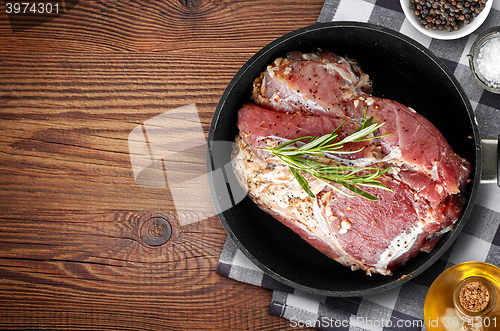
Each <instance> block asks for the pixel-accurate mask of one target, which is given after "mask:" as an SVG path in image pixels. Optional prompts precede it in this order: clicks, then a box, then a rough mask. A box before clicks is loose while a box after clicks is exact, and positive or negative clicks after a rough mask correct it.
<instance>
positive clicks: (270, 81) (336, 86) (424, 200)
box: [233, 50, 470, 275]
mask: <svg viewBox="0 0 500 331" xmlns="http://www.w3.org/2000/svg"><path fill="white" fill-rule="evenodd" d="M370 91H371V82H370V80H369V77H368V75H366V74H365V73H363V72H362V71H361V69H360V67H359V65H358V64H357V63H356V62H355V61H353V60H349V59H345V58H341V57H338V56H336V55H335V54H332V53H330V52H327V51H323V50H320V51H318V52H315V53H307V54H303V53H298V52H294V53H290V54H289V55H287V56H286V57H285V58H279V59H277V60H276V61H274V63H272V64H270V65H269V66H268V67H267V69H266V71H265V72H263V73H262V74H261V75H260V77H258V78H257V79H256V80H255V82H254V90H253V101H254V103H248V104H246V105H244V106H243V107H242V108H241V109H240V110H239V113H238V115H239V117H238V128H239V135H238V136H237V137H236V141H235V143H234V145H233V146H234V147H233V168H234V171H235V174H236V176H237V178H238V180H239V182H240V184H241V185H242V186H243V187H244V188H245V189H246V191H247V193H248V195H249V197H250V198H251V199H252V200H253V201H254V202H255V203H256V204H257V205H258V206H259V208H261V209H263V210H264V211H266V212H267V213H269V214H271V215H272V216H273V217H274V218H276V219H277V220H279V221H280V222H282V223H283V224H284V225H286V226H288V227H290V228H291V229H292V230H294V231H295V232H296V233H298V234H299V235H300V236H301V237H302V238H303V239H304V240H306V241H307V242H309V243H310V244H311V245H313V246H314V247H316V248H317V249H318V250H320V251H321V252H323V253H324V254H326V255H327V256H329V257H330V258H332V259H334V260H336V261H338V262H340V263H342V264H343V265H346V266H349V267H351V269H352V270H356V269H362V270H364V271H366V273H367V274H371V273H380V274H383V275H391V274H392V270H394V269H395V268H397V267H398V266H400V265H402V264H404V263H406V262H407V261H408V259H410V258H411V257H413V256H415V255H417V254H418V253H419V252H420V251H426V252H429V251H430V250H432V248H434V247H435V245H436V244H437V242H438V241H439V238H440V237H441V236H442V235H443V234H444V233H446V232H447V231H449V230H450V229H451V228H452V226H453V224H454V222H455V221H456V220H457V219H458V218H459V217H460V215H461V213H462V209H463V206H464V203H465V200H464V198H463V197H462V195H461V192H462V191H463V190H464V188H465V185H466V182H467V179H468V177H469V175H470V165H469V163H468V162H467V160H465V159H463V158H461V157H460V156H459V155H457V154H456V153H455V152H454V151H453V150H452V148H451V147H450V146H449V144H448V143H447V141H446V139H445V138H444V137H443V135H442V134H441V133H440V132H439V131H438V130H437V129H436V128H435V127H434V125H432V124H431V123H430V122H429V121H428V120H427V119H425V118H424V117H423V116H421V115H419V114H418V113H417V112H416V111H414V110H413V109H411V108H408V107H406V106H404V105H402V104H400V103H398V102H395V101H392V100H387V99H381V98H377V97H374V96H372V95H370V94H369V92H370ZM370 117H372V118H373V120H374V121H375V122H377V123H384V125H382V126H381V127H380V128H378V129H377V131H376V132H373V133H371V137H375V138H373V139H370V140H367V141H361V142H351V143H347V144H345V145H344V146H343V147H342V149H341V150H342V151H349V150H352V151H355V152H354V153H351V154H336V153H325V154H324V155H320V156H317V157H314V161H316V162H320V163H322V164H327V165H333V166H344V165H345V166H351V167H356V168H362V167H371V169H381V170H382V169H387V168H389V170H388V171H386V172H385V173H383V174H382V175H381V176H380V177H378V178H377V180H378V181H379V182H380V183H381V184H383V185H384V186H385V187H386V188H387V189H380V188H378V187H370V186H367V187H363V190H364V191H365V192H367V193H369V194H371V195H372V196H374V197H376V198H377V199H376V200H369V199H366V198H365V197H362V196H360V195H353V194H351V193H352V192H347V191H346V189H345V188H344V187H342V186H340V185H337V184H331V183H326V182H324V181H322V180H319V179H318V178H314V177H313V176H311V175H310V174H308V173H301V174H302V175H303V177H304V178H305V179H306V180H307V182H308V185H309V188H310V190H311V191H312V193H313V196H311V195H310V194H308V193H307V192H306V191H305V190H304V188H303V187H302V186H301V185H300V183H299V182H298V180H297V179H296V177H295V176H294V174H293V173H292V171H291V170H290V168H289V167H288V165H287V164H285V163H284V162H283V161H282V160H281V159H280V158H278V157H277V156H275V155H274V154H272V153H271V152H269V150H266V148H273V147H276V146H279V145H281V144H283V143H285V142H287V141H290V140H293V139H296V138H300V137H305V136H311V137H315V136H316V137H317V136H323V135H325V134H329V133H331V132H332V131H334V130H336V129H338V130H337V133H338V135H339V138H338V139H339V140H340V139H343V138H344V137H347V136H349V135H351V134H353V133H355V132H356V130H358V128H359V127H360V126H361V125H362V124H363V123H364V121H366V119H367V118H370ZM305 142H306V141H305ZM296 144H297V143H296ZM363 171H364V170H363Z"/></svg>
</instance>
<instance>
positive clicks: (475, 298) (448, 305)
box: [424, 262, 500, 331]
mask: <svg viewBox="0 0 500 331" xmlns="http://www.w3.org/2000/svg"><path fill="white" fill-rule="evenodd" d="M499 295H500V269H499V268H498V267H496V266H494V265H491V264H488V263H483V262H465V263H461V264H457V265H455V266H453V267H451V268H449V269H447V270H445V271H444V272H443V273H442V274H441V275H439V277H438V278H436V280H435V281H434V282H433V283H432V285H431V287H430V288H429V291H428V292H427V296H426V298H425V305H424V319H425V325H426V328H427V330H429V331H430V330H436V331H438V330H443V331H444V330H446V331H464V330H466V331H484V330H492V331H493V330H500V297H499Z"/></svg>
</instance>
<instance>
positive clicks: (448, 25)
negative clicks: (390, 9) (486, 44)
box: [400, 0, 493, 39]
mask: <svg viewBox="0 0 500 331" xmlns="http://www.w3.org/2000/svg"><path fill="white" fill-rule="evenodd" d="M400 3H401V8H402V9H403V12H404V13H405V15H406V18H407V19H408V21H409V22H410V23H411V25H412V26H413V27H414V28H415V29H417V30H418V31H420V32H421V33H423V34H425V35H427V36H429V37H431V38H435V39H458V38H462V37H465V36H467V35H469V34H471V33H472V32H474V31H475V30H476V29H477V28H478V27H479V26H481V24H483V22H484V21H485V20H486V17H488V14H489V12H490V10H491V6H492V4H493V0H400Z"/></svg>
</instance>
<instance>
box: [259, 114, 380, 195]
mask: <svg viewBox="0 0 500 331" xmlns="http://www.w3.org/2000/svg"><path fill="white" fill-rule="evenodd" d="M346 121H347V119H346V120H345V121H344V122H342V124H340V125H339V126H338V127H337V128H336V129H335V130H333V132H332V133H329V134H326V135H324V136H320V137H312V136H306V137H300V138H297V139H293V140H290V141H288V142H286V143H284V144H281V145H279V146H277V147H273V148H265V149H264V150H266V151H269V152H271V153H272V154H274V155H275V156H277V157H278V158H279V159H280V160H282V161H283V162H284V163H285V164H286V165H288V167H289V169H290V171H291V172H292V174H293V176H294V177H295V179H296V180H297V181H298V182H299V184H300V186H301V187H302V188H303V189H304V191H306V193H307V194H308V195H309V196H310V197H312V198H314V193H313V192H312V191H311V188H310V187H309V183H308V182H307V180H306V179H305V178H304V176H303V175H302V174H301V172H305V173H308V174H310V175H312V176H313V177H314V178H316V179H319V180H321V181H323V182H324V183H326V184H327V185H328V186H329V187H331V188H332V189H333V190H335V191H338V192H340V193H342V194H345V195H348V196H354V195H355V194H357V195H359V196H361V197H363V198H366V199H369V200H374V201H376V200H378V198H377V197H375V196H373V195H371V194H369V193H368V192H366V191H364V190H363V189H362V188H361V187H363V186H365V187H375V188H379V189H384V190H388V191H390V189H389V188H387V187H386V186H385V185H384V184H382V183H381V182H380V181H378V180H376V179H377V178H378V177H380V176H381V175H382V174H384V173H386V172H387V171H389V169H390V167H388V168H386V169H383V170H380V169H378V168H376V167H363V168H356V167H352V166H333V165H328V164H324V163H321V162H317V161H315V160H313V159H311V157H318V156H319V157H321V156H327V155H328V154H329V153H335V154H347V153H357V152H359V151H361V150H363V148H364V147H362V148H360V149H358V150H355V151H346V150H342V148H343V147H344V145H345V144H347V143H350V142H360V141H367V140H371V139H375V138H380V137H383V136H386V135H389V134H390V133H389V134H385V135H381V136H375V137H368V135H370V134H371V133H373V132H374V131H376V130H377V129H378V128H380V127H381V126H382V125H384V123H380V124H377V123H375V120H374V118H373V117H370V118H369V119H366V109H365V115H364V118H363V123H362V124H361V126H360V127H359V128H358V129H357V130H356V131H354V132H353V133H352V134H351V135H349V136H347V137H345V138H344V139H342V140H340V141H336V140H337V139H338V134H337V131H338V130H339V129H340V128H341V127H342V125H344V123H345V122H346ZM306 139H307V140H309V141H308V142H307V143H304V144H303V145H301V146H297V144H296V143H298V142H301V141H302V140H306ZM333 184H339V185H341V186H343V187H345V188H346V189H347V190H349V191H351V192H352V193H354V194H348V193H347V192H345V191H343V190H341V189H339V188H338V187H336V186H335V185H333Z"/></svg>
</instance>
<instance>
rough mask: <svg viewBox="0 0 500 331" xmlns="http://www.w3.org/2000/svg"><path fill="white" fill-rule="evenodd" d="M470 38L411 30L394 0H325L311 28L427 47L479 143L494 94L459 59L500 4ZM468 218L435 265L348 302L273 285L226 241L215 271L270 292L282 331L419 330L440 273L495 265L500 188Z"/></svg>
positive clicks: (494, 131)
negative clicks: (377, 30)
mask: <svg viewBox="0 0 500 331" xmlns="http://www.w3.org/2000/svg"><path fill="white" fill-rule="evenodd" d="M490 1H495V2H494V3H493V8H492V10H491V12H490V14H489V16H488V18H487V19H486V21H485V22H484V24H483V25H482V26H481V27H480V28H479V29H478V30H477V31H476V32H475V33H473V34H471V35H469V36H467V37H463V38H460V39H457V40H436V39H432V38H430V37H427V36H425V35H423V34H421V33H420V32H418V31H417V30H416V29H415V28H413V26H412V25H411V24H410V23H409V22H408V20H407V19H405V16H404V14H403V11H402V9H401V6H400V3H399V1H398V0H326V1H325V3H324V6H323V9H322V11H321V14H320V16H319V18H318V22H330V21H359V22H368V23H373V24H377V25H381V26H384V27H387V28H390V29H393V30H396V31H399V32H401V33H403V34H405V35H407V36H409V37H410V38H412V39H414V40H416V41H417V42H419V43H421V44H422V45H424V46H426V47H427V48H429V50H430V51H432V52H433V53H434V54H435V55H436V56H438V57H439V58H441V60H443V62H444V63H445V64H446V65H447V66H448V67H449V68H450V69H451V70H452V71H453V72H454V74H455V76H456V78H457V79H458V81H459V82H460V84H461V85H462V87H463V88H464V90H465V92H466V94H467V95H468V97H469V99H470V101H471V104H472V106H473V108H474V110H475V114H476V118H477V121H478V124H479V131H480V136H481V138H497V137H498V134H500V95H498V94H493V93H490V92H487V91H485V90H483V89H482V88H481V87H480V86H479V85H478V84H477V83H476V82H475V81H474V78H473V76H472V74H471V72H470V70H469V67H468V59H467V54H468V53H469V50H470V47H471V45H472V43H473V42H474V40H475V38H476V37H477V35H478V34H479V33H481V32H482V31H484V30H486V29H488V28H490V27H492V26H496V25H499V24H500V1H499V0H490ZM478 193H479V194H478V197H477V201H476V205H475V206H474V209H473V212H472V215H471V217H470V219H469V220H468V222H467V224H466V226H465V228H464V230H463V232H462V233H461V235H460V236H459V237H458V239H457V241H456V242H455V243H454V244H453V246H452V247H451V248H450V249H449V251H448V252H446V253H445V254H444V255H443V256H442V257H441V259H440V260H438V261H437V262H436V263H435V264H434V265H432V266H431V267H430V268H429V269H428V270H426V271H425V272H424V273H423V274H421V275H419V276H418V277H416V278H415V279H412V280H411V281H409V282H407V283H405V284H403V285H402V286H400V287H397V288H395V289H392V290H389V291H387V292H384V293H381V294H377V295H371V296H364V297H353V298H332V297H321V296H314V295H311V294H307V293H303V292H301V291H299V290H296V289H294V288H291V287H289V286H287V285H284V284H281V283H279V282H278V281H276V280H274V279H273V278H271V277H270V276H268V275H267V274H265V273H264V272H263V271H262V270H260V269H259V268H258V267H256V266H255V265H254V264H253V263H252V262H251V261H250V260H248V259H247V258H246V257H245V255H244V254H243V253H242V252H241V251H239V250H238V248H237V247H236V246H235V244H234V243H233V242H232V241H231V240H230V239H229V238H228V239H227V241H226V243H225V245H224V248H223V251H222V254H221V256H220V260H219V265H218V268H217V272H218V273H219V274H221V275H223V276H226V277H229V278H232V279H236V280H238V281H242V282H246V283H250V284H253V285H257V286H261V287H264V288H268V289H271V290H273V296H272V300H271V304H270V308H269V312H270V313H271V314H274V315H278V316H283V317H284V318H287V319H288V320H289V321H290V327H292V328H293V327H301V326H313V327H316V328H317V329H321V330H350V331H354V330H360V331H362V330H405V331H411V330H415V331H416V330H425V326H424V315H423V314H424V313H423V311H424V301H425V296H426V294H427V290H428V289H429V287H430V285H431V284H432V282H433V281H434V280H435V279H436V277H437V276H438V275H439V274H440V273H441V272H443V271H444V270H445V269H447V268H449V267H451V266H452V265H454V264H457V263H461V262H465V261H483V262H487V263H491V264H493V265H496V266H500V188H498V187H497V186H496V185H495V184H481V185H480V186H479V192H478Z"/></svg>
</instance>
